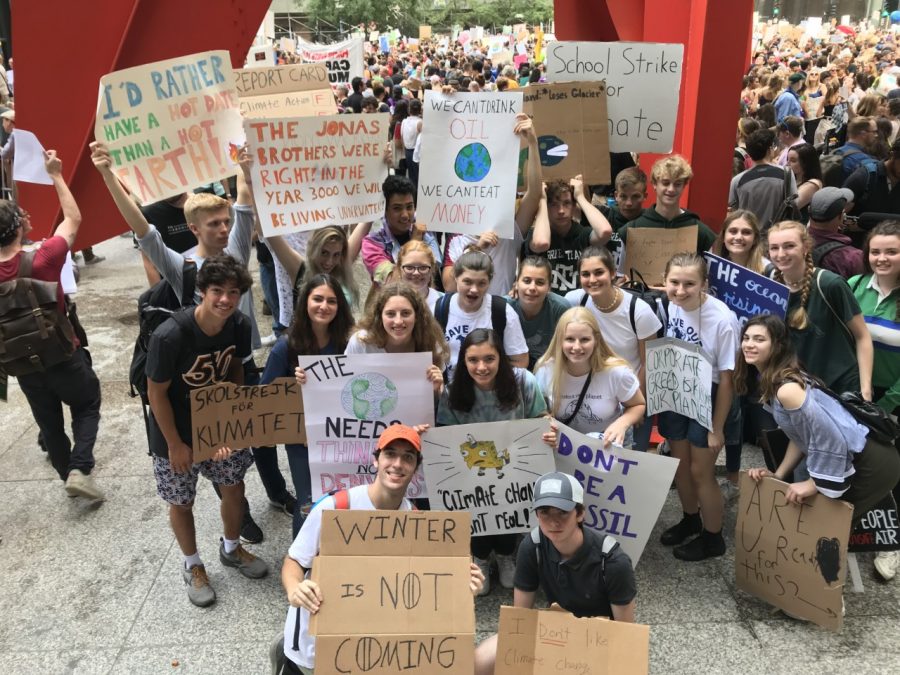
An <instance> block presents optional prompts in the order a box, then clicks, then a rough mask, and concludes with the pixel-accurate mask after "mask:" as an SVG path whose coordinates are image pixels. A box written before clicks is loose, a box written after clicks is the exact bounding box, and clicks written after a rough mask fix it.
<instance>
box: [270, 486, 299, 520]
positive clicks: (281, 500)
mask: <svg viewBox="0 0 900 675" xmlns="http://www.w3.org/2000/svg"><path fill="white" fill-rule="evenodd" d="M269 504H271V505H272V508H274V509H278V510H279V511H284V512H285V513H286V514H288V515H289V516H292V515H294V509H295V508H296V507H297V500H296V499H294V495H292V494H291V493H290V492H285V493H284V494H283V495H280V496H279V497H276V498H275V499H270V500H269Z"/></svg>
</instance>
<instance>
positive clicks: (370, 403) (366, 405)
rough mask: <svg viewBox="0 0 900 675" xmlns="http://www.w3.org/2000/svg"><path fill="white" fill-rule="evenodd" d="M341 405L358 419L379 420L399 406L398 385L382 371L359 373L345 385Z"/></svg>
mask: <svg viewBox="0 0 900 675" xmlns="http://www.w3.org/2000/svg"><path fill="white" fill-rule="evenodd" d="M341 406H342V407H343V408H344V410H345V411H346V412H347V414H348V415H351V416H353V417H355V418H356V419H358V420H368V421H375V420H379V419H381V418H382V417H384V416H385V415H387V414H389V413H390V412H391V411H392V410H393V409H394V408H396V407H397V387H396V385H395V384H394V383H393V382H391V381H390V380H389V379H388V378H386V377H385V376H384V375H382V374H381V373H363V374H361V375H357V376H356V377H354V378H353V379H352V380H350V381H349V382H348V383H347V384H346V385H344V389H343V391H341Z"/></svg>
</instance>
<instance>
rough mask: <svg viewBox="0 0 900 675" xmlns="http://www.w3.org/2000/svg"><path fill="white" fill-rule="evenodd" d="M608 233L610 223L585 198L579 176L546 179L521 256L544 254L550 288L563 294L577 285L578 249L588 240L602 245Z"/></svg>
mask: <svg viewBox="0 0 900 675" xmlns="http://www.w3.org/2000/svg"><path fill="white" fill-rule="evenodd" d="M576 204H577V205H578V207H579V208H580V209H581V218H582V221H581V222H578V221H576V220H575V219H574V215H575V206H576ZM584 221H587V225H585V224H584ZM611 235H612V226H611V225H610V224H609V221H608V220H607V219H606V218H605V217H604V215H603V214H602V213H600V210H599V209H598V208H597V207H596V206H594V205H593V204H591V202H590V200H589V199H588V198H587V195H586V194H585V192H584V183H583V182H582V180H581V176H576V177H575V178H572V179H571V180H569V181H568V182H567V181H565V180H555V181H551V182H550V183H547V188H546V190H545V193H544V195H543V198H542V199H541V203H540V206H539V207H538V213H537V217H536V218H535V221H534V228H533V229H532V230H531V232H529V233H528V236H527V237H526V238H525V243H524V244H523V245H522V256H523V257H525V256H528V255H532V254H535V255H542V256H545V257H546V258H547V260H548V261H549V262H550V269H551V278H550V290H552V291H553V292H554V293H556V294H557V295H565V294H566V293H568V292H569V291H573V290H575V289H576V288H579V287H580V286H581V284H580V283H579V281H578V261H579V259H580V258H581V252H582V251H583V250H584V249H586V248H587V247H588V246H589V245H591V244H596V245H599V246H602V245H603V244H605V243H606V242H607V241H608V240H609V238H610V236H611Z"/></svg>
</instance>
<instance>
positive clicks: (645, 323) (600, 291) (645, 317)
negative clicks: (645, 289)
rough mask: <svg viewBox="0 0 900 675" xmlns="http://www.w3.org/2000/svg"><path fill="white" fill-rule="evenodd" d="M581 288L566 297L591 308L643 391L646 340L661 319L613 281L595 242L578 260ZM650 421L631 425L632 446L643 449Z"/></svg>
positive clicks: (609, 259)
mask: <svg viewBox="0 0 900 675" xmlns="http://www.w3.org/2000/svg"><path fill="white" fill-rule="evenodd" d="M578 277H579V279H580V280H581V290H576V291H570V292H569V293H567V294H566V300H568V301H569V304H570V305H571V306H576V305H583V306H585V307H587V308H588V309H589V310H591V312H593V314H594V317H595V318H596V319H597V323H598V324H600V332H601V333H602V334H603V339H604V340H605V341H606V344H607V345H609V348H610V350H611V351H612V352H613V353H615V354H617V355H618V356H620V357H621V358H623V359H625V361H626V362H627V363H628V365H629V366H630V367H631V370H632V371H634V373H635V375H637V377H638V380H639V381H640V383H641V393H642V394H643V393H646V391H647V387H646V374H645V372H644V362H645V358H646V353H645V349H646V343H647V340H652V339H654V338H656V335H657V332H658V331H659V329H660V328H661V327H662V323H661V322H660V320H659V318H658V317H657V315H656V312H655V311H654V310H653V309H652V308H651V307H650V305H648V304H647V303H646V302H644V301H643V300H641V299H640V298H638V297H636V296H634V295H632V294H631V293H626V292H625V291H623V290H622V289H621V288H618V287H617V286H615V285H614V284H613V280H614V279H615V278H616V264H615V261H614V260H613V256H612V253H610V252H609V251H608V250H607V249H605V248H603V247H599V246H589V247H588V248H586V249H585V250H584V252H583V253H582V254H581V259H580V260H579V261H578ZM651 427H652V422H651V421H650V420H646V421H645V422H643V423H642V424H640V425H638V426H636V427H635V428H634V449H635V450H640V451H641V452H644V451H646V450H647V445H648V444H649V442H650V430H651Z"/></svg>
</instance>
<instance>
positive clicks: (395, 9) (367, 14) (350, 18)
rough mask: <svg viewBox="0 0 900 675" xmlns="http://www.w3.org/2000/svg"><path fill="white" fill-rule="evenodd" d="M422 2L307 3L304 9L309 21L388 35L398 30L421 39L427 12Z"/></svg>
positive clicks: (313, 0) (345, 0)
mask: <svg viewBox="0 0 900 675" xmlns="http://www.w3.org/2000/svg"><path fill="white" fill-rule="evenodd" d="M423 4H424V3H422V2H421V0H307V2H306V3H305V6H304V9H305V11H306V12H307V14H309V18H310V20H312V21H313V22H314V21H315V20H316V19H320V20H322V21H327V22H328V23H330V24H333V25H334V26H341V25H343V26H344V28H346V27H347V24H350V25H351V26H359V25H360V24H363V25H365V26H366V27H367V30H368V26H369V25H370V24H371V23H374V24H375V30H378V31H387V30H388V29H390V28H399V29H400V32H401V33H404V34H407V35H418V34H419V24H420V23H422V22H423V19H424V11H423Z"/></svg>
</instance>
